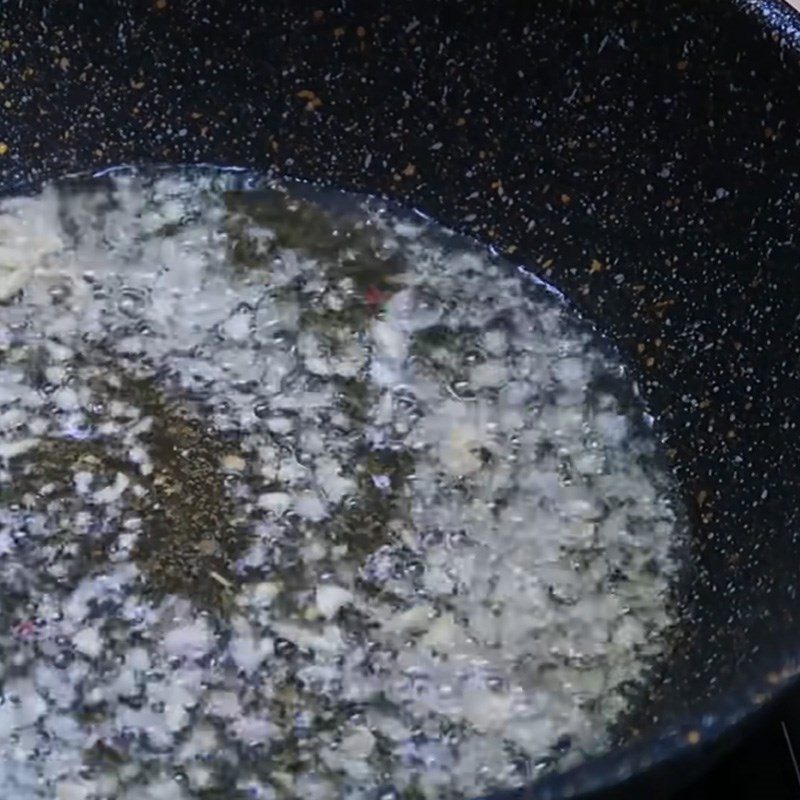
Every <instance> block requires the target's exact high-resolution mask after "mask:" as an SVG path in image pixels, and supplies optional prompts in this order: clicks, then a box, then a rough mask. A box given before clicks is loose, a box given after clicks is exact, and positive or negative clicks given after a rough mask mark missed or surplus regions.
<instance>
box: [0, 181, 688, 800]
mask: <svg viewBox="0 0 800 800" xmlns="http://www.w3.org/2000/svg"><path fill="white" fill-rule="evenodd" d="M0 266H1V267H2V269H0V294H2V296H3V298H4V304H3V305H2V306H0V597H2V605H0V678H1V679H2V704H0V794H2V796H4V797H15V798H21V799H22V800H25V799H26V798H52V797H54V796H55V797H58V798H59V800H99V799H100V798H130V799H131V800H134V798H135V800H141V799H142V798H149V797H152V798H158V800H171V799H172V798H176V799H177V798H188V797H202V798H222V797H224V798H239V797H241V798H290V797H304V798H339V797H352V798H357V797H358V798H360V797H369V798H377V797H382V798H387V799H388V798H394V797H397V798H399V797H408V798H412V797H413V798H416V797H463V796H474V795H478V794H480V793H483V792H486V791H488V790H490V789H492V788H495V787H507V786H514V785H518V784H520V783H523V782H525V781H528V780H531V779H532V778H535V777H536V775H537V774H539V772H541V771H542V770H547V769H552V768H558V767H560V766H565V765H568V764H571V763H574V762H575V761H577V760H579V759H580V758H581V757H582V756H583V755H584V754H586V753H591V752H596V751H598V750H602V748H603V747H604V745H606V743H607V740H606V728H607V726H608V724H609V723H610V722H612V721H613V720H614V719H615V718H616V717H617V715H618V714H620V713H621V712H623V711H625V709H626V707H627V703H628V701H627V700H626V692H625V689H624V687H625V686H628V687H629V686H630V685H631V684H632V683H635V682H636V681H637V680H638V679H640V678H641V677H642V676H643V674H644V670H645V669H646V665H647V664H648V663H649V662H650V661H652V660H653V659H655V658H657V657H658V655H659V653H660V652H662V650H663V648H664V647H665V636H666V634H667V632H668V630H669V628H670V625H671V623H672V619H671V617H670V612H669V604H668V592H669V586H670V582H671V580H672V579H673V577H674V575H675V572H676V564H675V559H674V557H673V555H672V554H673V552H674V545H675V541H676V538H677V537H678V532H679V528H680V526H679V524H678V521H677V520H678V519H679V513H678V511H677V509H676V507H675V503H674V499H673V498H674V491H673V486H672V484H671V482H670V480H669V477H668V475H667V473H666V471H665V469H664V468H663V466H662V463H661V461H660V458H659V453H658V448H657V445H656V442H655V439H654V436H653V434H652V432H651V430H650V428H649V427H648V426H647V424H645V420H646V415H645V414H644V413H643V409H642V407H641V405H640V404H639V403H638V401H637V400H636V397H635V392H634V390H633V387H632V386H631V385H630V383H629V381H628V380H627V379H626V377H625V371H624V369H623V367H622V365H621V363H620V361H619V360H618V358H617V356H616V355H615V354H614V351H613V349H611V348H610V347H608V346H607V344H606V343H605V342H602V341H601V340H599V339H598V337H597V336H596V335H595V334H593V333H592V331H591V329H590V328H589V326H587V325H586V324H585V323H583V322H582V321H581V320H579V319H578V318H577V317H576V315H575V314H574V312H573V311H572V310H570V309H569V307H568V306H566V305H565V304H563V302H562V301H561V300H560V298H558V297H557V296H556V295H555V294H554V293H553V292H552V290H549V289H548V288H547V287H545V286H543V285H542V284H539V283H536V282H534V281H533V280H531V279H530V278H529V277H526V276H525V275H524V274H522V273H521V272H519V271H517V270H515V269H514V268H513V267H512V265H510V264H509V263H507V262H504V261H503V260H501V259H499V258H496V257H493V256H491V255H490V254H488V253H487V252H485V251H484V250H483V249H481V248H479V247H478V246H477V245H476V244H475V243H473V242H471V241H469V240H466V239H463V238H460V237H457V236H455V235H453V234H451V233H449V232H447V231H445V230H443V229H442V228H439V227H437V226H435V225H434V224H432V223H430V222H428V221H425V220H423V219H422V218H419V217H417V216H414V215H411V214H408V213H405V212H404V213H399V212H396V211H395V210H392V209H389V208H387V207H386V206H385V205H383V204H381V203H380V202H378V201H376V200H371V199H366V198H361V197H355V196H348V195H341V194H334V193H322V192H319V191H317V190H312V189H310V188H308V187H306V186H303V185H289V186H288V187H287V186H285V185H284V186H274V185H269V184H267V182H266V181H264V180H261V179H259V178H258V177H257V176H254V175H252V174H249V173H246V172H241V171H230V170H216V169H211V168H197V169H184V170H166V171H155V172H151V173H146V174H143V173H137V172H134V171H132V170H119V171H116V172H114V173H112V174H107V175H105V176H102V177H98V178H93V179H80V180H71V181H64V182H61V183H59V184H57V185H56V186H53V187H49V188H47V189H46V190H45V191H44V192H43V193H42V194H41V195H38V196H33V197H20V198H12V199H8V200H5V201H3V202H2V204H1V205H0Z"/></svg>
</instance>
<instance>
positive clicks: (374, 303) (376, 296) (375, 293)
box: [364, 286, 391, 311]
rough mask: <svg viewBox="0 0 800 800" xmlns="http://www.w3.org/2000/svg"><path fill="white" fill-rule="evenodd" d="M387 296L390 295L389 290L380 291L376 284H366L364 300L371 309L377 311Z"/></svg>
mask: <svg viewBox="0 0 800 800" xmlns="http://www.w3.org/2000/svg"><path fill="white" fill-rule="evenodd" d="M389 297H391V294H390V293H389V292H382V291H381V290H380V289H378V287H377V286H368V287H367V291H366V292H364V301H365V302H366V304H367V305H368V306H369V307H370V309H372V310H373V311H377V309H378V308H379V307H380V306H382V305H383V304H384V303H385V302H386V301H387V300H388V299H389Z"/></svg>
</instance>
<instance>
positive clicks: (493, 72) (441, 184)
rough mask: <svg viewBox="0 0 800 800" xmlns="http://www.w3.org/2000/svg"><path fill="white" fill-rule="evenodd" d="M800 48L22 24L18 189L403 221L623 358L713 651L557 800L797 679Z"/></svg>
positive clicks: (700, 27) (653, 36) (472, 7)
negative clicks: (249, 170)
mask: <svg viewBox="0 0 800 800" xmlns="http://www.w3.org/2000/svg"><path fill="white" fill-rule="evenodd" d="M756 8H759V9H760V10H758V11H756V10H755V9H756ZM797 29H798V26H797V22H796V18H795V17H793V15H792V12H789V11H788V10H786V11H784V10H782V9H781V5H780V3H779V2H778V0H775V2H774V3H770V2H767V3H759V4H758V6H757V5H756V3H755V2H753V3H752V5H750V4H749V3H745V2H739V3H734V2H730V1H729V2H722V1H720V2H711V1H710V0H709V2H703V3H697V2H667V3H647V2H643V1H642V2H637V0H630V1H627V0H615V1H614V2H610V1H608V0H597V2H594V3H590V2H574V3H573V2H564V1H563V0H542V1H541V2H537V3H522V2H499V3H492V4H487V3H475V2H442V3H431V2H395V3H391V4H386V3H366V2H346V1H345V0H342V2H340V3H339V4H337V5H330V4H326V3H322V2H320V3H318V4H308V3H291V4H288V3H277V2H276V3H257V2H250V1H248V0H242V1H241V2H237V3H227V2H222V1H221V0H219V2H209V3H205V2H203V3H201V2H184V1H182V0H153V1H152V2H128V0H115V1H114V2H111V1H110V0H106V2H97V3H95V2H88V1H86V2H83V3H81V4H79V3H63V2H55V1H53V2H28V1H27V0H19V2H14V3H6V4H4V6H3V10H2V17H0V81H1V82H2V89H0V104H2V107H0V111H2V114H1V115H0V142H1V143H2V146H0V151H2V155H0V186H2V188H3V190H5V191H10V190H12V189H13V188H15V187H17V186H19V185H31V184H36V183H38V182H40V181H41V180H43V179H45V178H48V177H54V176H58V175H61V174H64V173H66V172H72V171H78V170H86V169H99V168H102V167H105V166H110V165H114V164H120V163H144V162H171V163H197V162H213V163H221V164H241V165H248V166H254V167H258V168H262V169H275V170H276V171H278V172H279V173H281V174H284V175H289V176H296V177H301V178H307V179H311V180H316V181H320V182H323V183H325V184H330V185H335V186H339V187H345V188H351V189H357V190H365V191H368V192H373V193H385V194H387V195H390V196H392V197H394V198H398V199H400V200H402V201H403V202H405V203H408V204H413V205H415V206H417V207H419V208H421V209H424V210H425V211H426V212H428V213H430V214H433V215H434V216H436V217H438V218H440V219H442V220H443V221H445V222H448V223H450V224H452V225H454V226H456V227H457V228H459V229H461V230H464V231H467V232H471V233H473V234H475V235H477V236H478V237H479V238H481V239H482V240H484V241H486V242H490V243H492V244H494V245H495V246H496V247H497V248H499V249H501V250H503V251H505V252H506V253H508V254H511V255H512V256H513V258H515V259H518V260H519V261H520V262H522V263H525V264H528V265H530V266H531V267H533V268H534V269H536V270H537V271H538V272H539V273H540V274H542V275H544V276H545V277H547V278H548V279H549V280H551V281H552V282H554V283H555V284H557V285H558V286H559V287H561V288H562V289H564V290H565V291H566V292H567V293H568V294H569V295H570V296H571V297H572V298H573V299H574V300H575V301H576V302H577V303H578V304H579V305H580V307H581V308H583V309H584V310H586V311H587V312H588V314H589V315H590V316H591V317H592V318H594V319H596V320H597V321H598V323H599V324H600V326H601V327H602V328H603V329H604V330H606V331H607V332H609V333H610V334H612V336H613V337H614V338H615V339H616V340H617V341H618V342H619V344H620V345H621V347H622V349H623V350H624V352H625V353H626V354H627V356H628V357H629V358H630V359H631V363H632V364H633V365H634V367H633V368H634V371H635V373H636V375H637V377H638V380H639V382H640V385H641V387H642V390H643V393H644V395H645V396H646V399H647V402H648V403H649V405H650V407H651V409H652V410H653V412H654V414H655V415H656V417H657V420H658V425H659V430H660V432H661V433H662V434H663V435H664V436H665V438H666V447H667V448H668V451H669V454H670V457H671V459H672V461H673V463H674V468H675V471H676V473H677V475H678V477H679V479H680V482H681V485H682V486H683V489H684V491H685V493H686V497H687V500H688V502H689V505H690V508H691V516H692V518H693V526H692V541H691V544H690V548H689V549H690V565H691V566H690V568H689V569H688V570H687V572H686V576H685V579H684V582H683V585H682V587H681V588H680V591H679V593H678V602H679V604H680V606H681V608H682V611H683V614H684V618H685V621H686V624H685V625H684V628H683V632H682V634H681V635H680V636H679V637H677V639H676V643H675V653H674V657H673V658H672V660H671V661H670V663H669V664H665V665H662V666H661V667H660V668H659V672H658V674H657V676H656V678H657V680H655V681H654V685H653V686H651V687H650V691H649V692H648V694H647V696H645V697H644V698H642V702H641V705H640V708H639V710H638V712H637V713H636V715H634V717H633V718H631V719H629V720H626V721H625V726H624V730H623V731H621V738H622V739H625V740H627V741H628V742H630V743H632V744H633V748H634V749H633V750H632V751H620V753H618V754H616V755H613V756H612V757H610V758H608V759H604V760H602V761H600V762H599V763H592V764H589V765H588V766H586V767H585V768H583V769H581V770H579V771H578V772H577V773H574V774H571V775H568V776H565V777H560V778H557V779H554V781H553V782H552V783H550V784H547V783H545V784H542V785H541V786H540V787H538V788H537V791H536V793H535V796H537V797H557V796H562V795H564V794H566V793H569V792H571V791H574V792H581V791H584V790H586V789H588V788H590V787H593V786H597V785H601V784H604V783H614V782H616V781H619V780H620V779H623V778H625V777H627V776H628V775H629V774H631V773H637V772H639V771H640V770H642V769H644V768H645V767H647V766H649V765H650V764H651V762H661V761H663V760H667V761H669V759H673V758H684V759H686V758H689V757H690V756H689V755H687V753H689V752H690V751H692V750H702V749H703V748H704V747H705V746H707V744H708V743H709V742H714V741H716V740H717V739H718V737H719V736H720V734H721V733H722V732H723V731H724V730H725V729H728V728H730V727H731V726H732V725H734V723H736V722H738V721H739V720H741V719H742V718H744V717H746V716H747V715H748V714H749V713H750V712H751V710H752V709H754V708H757V707H759V706H760V705H763V704H764V703H765V702H766V701H767V699H768V698H769V696H770V695H771V694H772V693H774V692H775V691H777V690H779V689H780V688H781V687H782V686H784V685H785V684H786V683H787V682H789V681H791V680H792V678H793V676H794V673H795V671H796V667H795V664H796V663H797V654H798V651H800V607H799V606H798V598H797V581H798V575H800V568H799V565H800V546H799V545H798V541H797V538H798V535H799V532H798V526H797V520H798V513H799V512H800V427H798V413H797V410H796V408H797V396H798V392H800V379H799V376H798V345H799V344H800V324H799V323H798V321H797V320H798V316H799V315H800V271H799V270H798V268H799V266H800V244H799V243H798V241H797V239H796V236H797V231H798V222H800V213H799V211H798V209H800V181H799V180H798V172H799V171H800V147H799V146H798V137H799V136H800V130H798V119H799V118H800V102H799V100H800V88H799V87H800V67H798V62H797V54H796V47H797V44H798V41H800V36H798V34H797ZM309 93H313V95H312V94H309ZM309 98H316V100H315V101H314V102H310V100H309ZM593 262H597V263H599V264H600V265H601V268H600V269H598V268H597V267H596V266H595V267H592V263H593ZM703 752H705V750H703ZM672 772H673V773H675V772H676V770H674V769H673V770H672Z"/></svg>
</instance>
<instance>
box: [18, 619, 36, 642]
mask: <svg viewBox="0 0 800 800" xmlns="http://www.w3.org/2000/svg"><path fill="white" fill-rule="evenodd" d="M14 633H15V634H16V635H17V636H21V637H23V638H24V639H27V638H29V637H30V636H33V634H34V633H36V623H35V622H34V621H33V620H32V619H24V620H22V621H21V622H18V623H17V626H16V627H15V628H14Z"/></svg>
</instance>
